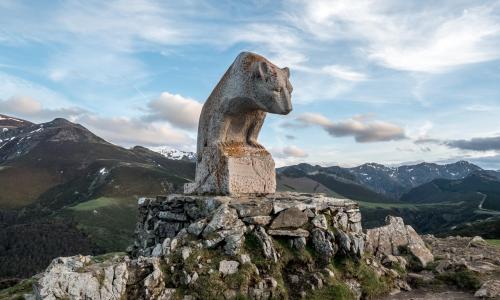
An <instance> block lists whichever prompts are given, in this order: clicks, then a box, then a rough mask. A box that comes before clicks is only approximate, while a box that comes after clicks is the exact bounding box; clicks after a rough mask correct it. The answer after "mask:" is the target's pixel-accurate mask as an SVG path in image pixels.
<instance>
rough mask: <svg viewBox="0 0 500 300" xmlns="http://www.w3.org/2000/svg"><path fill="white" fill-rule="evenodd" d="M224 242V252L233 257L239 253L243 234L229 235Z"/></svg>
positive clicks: (243, 238)
mask: <svg viewBox="0 0 500 300" xmlns="http://www.w3.org/2000/svg"><path fill="white" fill-rule="evenodd" d="M224 241H225V242H226V244H225V245H224V252H225V253H226V254H227V255H231V256H235V255H237V254H238V252H240V249H241V247H242V246H243V243H244V242H245V236H244V232H241V233H237V234H232V235H229V236H227V237H226V238H225V239H224Z"/></svg>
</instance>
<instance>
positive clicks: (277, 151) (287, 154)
mask: <svg viewBox="0 0 500 300" xmlns="http://www.w3.org/2000/svg"><path fill="white" fill-rule="evenodd" d="M271 152H272V153H273V155H274V156H276V157H278V158H304V157H307V156H308V154H307V153H306V151H304V150H302V149H300V148H299V147H297V146H294V145H291V146H286V147H283V148H271Z"/></svg>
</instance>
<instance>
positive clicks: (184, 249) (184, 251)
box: [181, 247, 192, 261]
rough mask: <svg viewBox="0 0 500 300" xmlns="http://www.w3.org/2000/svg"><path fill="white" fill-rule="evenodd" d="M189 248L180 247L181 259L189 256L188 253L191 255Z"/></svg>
mask: <svg viewBox="0 0 500 300" xmlns="http://www.w3.org/2000/svg"><path fill="white" fill-rule="evenodd" d="M191 251H192V250H191V248H189V247H182V249H181V256H182V260H184V261H185V260H186V259H188V258H189V255H191Z"/></svg>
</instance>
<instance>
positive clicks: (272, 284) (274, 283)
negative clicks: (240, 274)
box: [265, 277, 278, 289]
mask: <svg viewBox="0 0 500 300" xmlns="http://www.w3.org/2000/svg"><path fill="white" fill-rule="evenodd" d="M265 280H266V282H268V284H269V286H270V287H271V289H275V288H277V287H278V281H276V279H274V278H273V277H267V278H265Z"/></svg>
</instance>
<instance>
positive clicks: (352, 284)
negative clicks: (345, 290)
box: [345, 279, 361, 300]
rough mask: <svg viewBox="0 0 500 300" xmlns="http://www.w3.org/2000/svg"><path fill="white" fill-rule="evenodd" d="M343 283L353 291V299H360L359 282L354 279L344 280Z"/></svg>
mask: <svg viewBox="0 0 500 300" xmlns="http://www.w3.org/2000/svg"><path fill="white" fill-rule="evenodd" d="M345 284H346V285H347V287H349V289H350V290H351V292H352V293H353V296H354V299H358V300H359V299H361V284H360V283H359V282H357V281H356V280H354V279H347V280H345Z"/></svg>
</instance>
